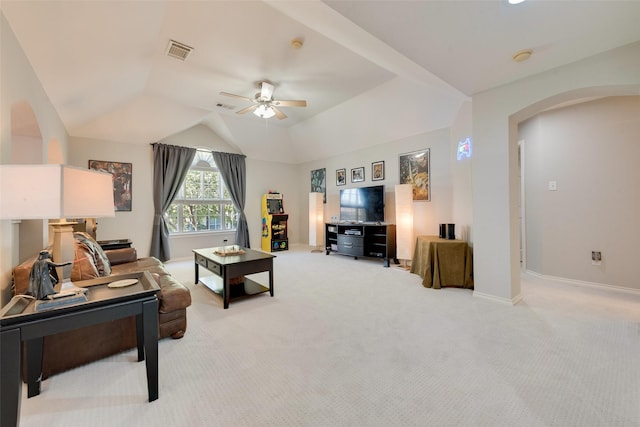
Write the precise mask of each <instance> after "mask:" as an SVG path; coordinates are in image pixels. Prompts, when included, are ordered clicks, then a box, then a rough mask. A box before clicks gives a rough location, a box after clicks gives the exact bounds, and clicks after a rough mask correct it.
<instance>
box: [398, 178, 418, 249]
mask: <svg viewBox="0 0 640 427" xmlns="http://www.w3.org/2000/svg"><path fill="white" fill-rule="evenodd" d="M395 191H396V194H395V196H396V257H397V258H398V259H404V260H410V259H412V258H413V245H414V239H413V185H411V184H398V185H396V188H395Z"/></svg>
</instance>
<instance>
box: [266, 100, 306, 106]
mask: <svg viewBox="0 0 640 427" xmlns="http://www.w3.org/2000/svg"><path fill="white" fill-rule="evenodd" d="M272 104H273V105H277V106H279V107H306V106H307V101H295V100H289V101H284V100H283V101H275V100H274V101H273V102H272Z"/></svg>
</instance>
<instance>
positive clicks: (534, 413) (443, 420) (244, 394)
mask: <svg viewBox="0 0 640 427" xmlns="http://www.w3.org/2000/svg"><path fill="white" fill-rule="evenodd" d="M276 255H277V258H276V259H275V282H276V285H275V297H274V298H270V297H269V296H268V294H262V295H260V296H256V297H253V298H250V299H246V300H241V301H237V302H232V303H231V305H230V307H229V309H228V310H223V309H222V303H221V301H220V299H219V298H218V297H217V296H216V295H214V294H212V293H211V292H209V291H208V290H207V289H205V288H204V287H203V286H202V285H193V284H192V282H193V277H194V272H193V262H192V260H191V259H189V260H184V261H182V262H170V263H168V267H169V269H170V270H171V271H172V272H173V274H174V275H175V276H176V277H177V278H179V280H181V281H182V282H183V283H186V284H188V286H189V287H190V289H191V291H192V296H193V305H192V306H191V307H190V308H189V309H188V322H189V325H188V330H187V333H186V335H185V337H184V338H183V339H181V340H171V339H164V340H161V341H160V343H159V352H160V398H159V400H157V401H155V402H152V403H148V402H147V392H146V380H145V369H144V363H136V362H135V359H136V353H135V351H129V352H126V353H123V354H120V355H117V356H114V357H111V358H108V359H104V360H102V361H99V362H95V363H92V364H90V365H87V366H84V367H81V368H78V369H75V370H73V371H70V372H66V373H63V374H60V375H56V376H54V377H52V378H50V379H48V380H46V381H44V382H43V386H42V394H41V395H40V396H37V397H35V398H31V399H27V398H26V387H25V388H24V397H23V400H22V416H21V421H22V422H21V425H22V426H43V425H46V426H48V427H54V426H92V427H98V426H205V425H206V426H391V425H394V426H396V425H398V426H492V427H493V426H581V427H583V426H625V427H626V426H629V427H631V426H636V427H637V426H640V357H639V356H640V296H638V295H634V294H628V293H620V292H613V291H604V290H601V289H594V288H584V287H577V286H574V285H569V284H565V283H558V282H551V281H545V280H541V279H538V278H532V277H527V276H525V277H524V278H523V285H522V286H523V293H524V300H523V302H521V303H520V304H518V305H516V306H511V305H508V304H503V303H499V302H494V301H489V300H485V299H482V298H478V297H473V293H472V291H469V290H461V289H452V288H445V289H440V290H433V289H426V288H423V287H422V286H421V285H420V282H421V280H420V278H419V277H418V276H416V275H412V274H410V273H409V272H407V271H405V270H403V269H400V268H394V267H392V268H383V267H382V264H381V262H379V261H376V260H363V259H360V260H354V259H352V258H349V257H343V256H339V255H330V256H326V255H324V254H323V253H322V254H319V253H311V252H310V251H309V250H308V249H307V248H306V247H297V248H296V247H294V248H292V250H290V251H287V252H279V253H277V254H276ZM70 351H72V349H70Z"/></svg>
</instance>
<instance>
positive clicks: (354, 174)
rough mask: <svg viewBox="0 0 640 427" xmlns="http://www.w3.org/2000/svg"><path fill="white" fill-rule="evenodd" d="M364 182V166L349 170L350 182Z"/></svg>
mask: <svg viewBox="0 0 640 427" xmlns="http://www.w3.org/2000/svg"><path fill="white" fill-rule="evenodd" d="M362 181H364V166H360V167H359V168H353V169H351V182H362Z"/></svg>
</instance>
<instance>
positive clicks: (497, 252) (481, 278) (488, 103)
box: [472, 42, 640, 304]
mask: <svg viewBox="0 0 640 427" xmlns="http://www.w3.org/2000/svg"><path fill="white" fill-rule="evenodd" d="M639 54H640V42H638V43H632V44H630V45H627V46H623V47H620V48H617V49H613V50H610V51H607V52H604V53H602V54H600V55H596V56H592V57H589V58H585V59H583V60H581V61H577V62H574V63H571V64H567V65H565V66H562V67H558V68H555V69H553V70H549V71H546V72H543V73H540V74H535V75H533V76H531V77H528V78H525V79H522V80H518V81H516V82H513V83H510V84H507V85H504V86H500V87H497V88H495V89H492V90H489V91H485V92H481V93H478V94H475V95H474V96H473V99H472V104H473V105H472V117H473V135H474V143H475V150H474V159H473V168H472V193H473V196H472V198H473V227H474V230H475V231H474V284H475V289H474V295H476V296H480V297H487V298H490V299H495V300H499V301H504V302H508V303H511V304H515V303H517V302H518V301H520V299H521V298H522V295H521V287H520V275H521V272H520V220H519V199H520V197H519V195H520V188H519V182H520V180H519V177H518V171H519V167H518V123H520V121H522V120H525V119H526V118H529V117H531V116H533V115H534V114H536V113H537V112H539V111H542V110H543V109H545V108H548V107H550V106H552V105H557V104H559V103H562V102H566V101H569V100H572V99H579V98H584V97H589V96H623V95H638V94H640V56H639Z"/></svg>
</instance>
